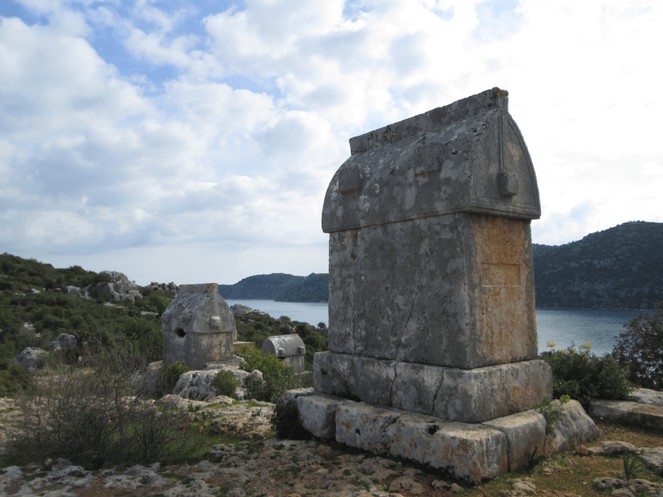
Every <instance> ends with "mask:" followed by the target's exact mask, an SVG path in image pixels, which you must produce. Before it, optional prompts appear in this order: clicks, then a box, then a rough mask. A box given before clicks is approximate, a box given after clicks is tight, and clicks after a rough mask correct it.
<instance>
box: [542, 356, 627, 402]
mask: <svg viewBox="0 0 663 497" xmlns="http://www.w3.org/2000/svg"><path fill="white" fill-rule="evenodd" d="M541 358H542V359H543V360H545V361H546V362H547V363H548V364H549V365H550V367H551V369H552V374H553V397H562V396H564V395H567V396H569V397H571V398H572V399H576V400H578V401H579V402H580V403H581V404H583V405H584V406H587V405H588V404H589V402H590V401H591V400H592V399H613V400H623V399H626V398H627V397H628V394H629V392H630V390H631V384H630V382H629V381H628V374H627V372H626V369H625V368H623V367H621V366H620V365H619V364H618V363H617V362H616V361H615V360H614V359H613V358H612V357H611V356H609V355H604V356H601V357H598V356H596V355H594V354H591V353H590V352H589V351H588V350H583V351H580V352H578V351H577V350H576V349H575V348H573V347H570V348H568V349H562V350H553V351H547V352H543V353H542V354H541Z"/></svg>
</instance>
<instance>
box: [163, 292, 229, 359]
mask: <svg viewBox="0 0 663 497" xmlns="http://www.w3.org/2000/svg"><path fill="white" fill-rule="evenodd" d="M161 320H162V323H163V326H162V329H163V361H164V362H165V363H172V362H177V361H181V362H184V363H185V364H186V365H187V366H189V367H190V368H191V369H204V368H205V365H206V364H208V363H210V362H221V361H223V360H226V359H229V358H231V357H232V356H233V353H234V350H235V349H234V343H235V341H236V340H237V329H236V328H235V317H234V316H233V313H232V311H231V310H230V307H228V304H226V302H225V300H223V298H222V297H221V296H220V295H219V292H218V289H217V285H216V283H207V284H199V285H180V287H179V288H178V291H177V296H176V297H175V299H174V300H173V301H172V302H171V303H170V305H169V306H168V308H167V309H166V310H165V311H164V313H163V316H162V318H161Z"/></svg>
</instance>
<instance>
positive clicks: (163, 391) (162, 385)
mask: <svg viewBox="0 0 663 497" xmlns="http://www.w3.org/2000/svg"><path fill="white" fill-rule="evenodd" d="M187 371H190V369H189V366H187V365H186V364H184V363H183V362H179V361H178V362H171V363H168V364H166V363H164V364H162V365H161V370H160V371H159V378H158V380H157V385H156V395H157V397H163V396H164V395H168V394H169V393H172V392H173V388H175V384H176V383H177V380H179V379H180V376H182V375H183V374H184V373H186V372H187Z"/></svg>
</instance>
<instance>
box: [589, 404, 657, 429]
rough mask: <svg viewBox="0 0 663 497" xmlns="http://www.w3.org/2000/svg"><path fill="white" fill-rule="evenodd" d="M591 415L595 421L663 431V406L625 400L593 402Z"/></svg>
mask: <svg viewBox="0 0 663 497" xmlns="http://www.w3.org/2000/svg"><path fill="white" fill-rule="evenodd" d="M589 414H590V416H592V417H593V418H594V419H605V420H607V421H611V422H613V423H622V424H630V425H637V426H642V427H646V428H652V429H655V430H660V431H663V405H656V404H641V403H639V402H631V401H623V400H593V401H592V403H591V405H590V408H589Z"/></svg>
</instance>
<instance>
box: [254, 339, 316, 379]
mask: <svg viewBox="0 0 663 497" xmlns="http://www.w3.org/2000/svg"><path fill="white" fill-rule="evenodd" d="M260 350H261V351H263V352H265V353H267V354H271V355H273V356H274V357H276V358H277V359H279V360H280V361H283V363H284V364H285V365H286V366H288V367H290V368H292V369H293V371H294V372H295V373H303V372H304V370H305V369H306V345H305V344H304V341H303V340H302V339H301V337H300V336H299V335H298V334H297V333H291V334H289V335H274V336H270V337H267V338H266V339H265V341H264V342H263V343H262V347H261V348H260Z"/></svg>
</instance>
